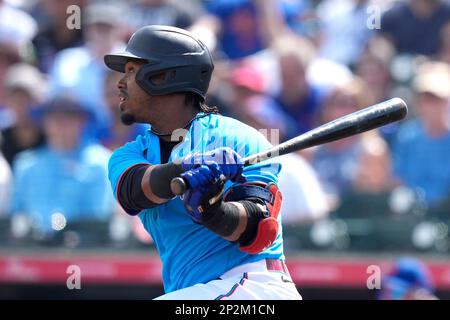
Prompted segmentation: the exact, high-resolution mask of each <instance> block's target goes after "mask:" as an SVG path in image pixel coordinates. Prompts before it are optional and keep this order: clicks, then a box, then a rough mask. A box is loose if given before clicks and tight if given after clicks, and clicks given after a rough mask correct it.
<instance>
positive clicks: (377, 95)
mask: <svg viewBox="0 0 450 320" xmlns="http://www.w3.org/2000/svg"><path fill="white" fill-rule="evenodd" d="M394 56H395V49H394V47H393V46H392V45H391V43H390V42H389V41H386V40H385V39H384V38H381V37H376V38H373V39H372V40H371V41H369V42H368V43H367V46H366V47H365V49H364V51H363V52H362V53H361V55H360V56H359V58H358V61H357V63H356V67H355V73H356V75H357V76H359V77H360V78H361V79H362V80H363V81H364V82H365V83H366V84H367V85H368V86H369V87H370V91H371V94H372V95H373V99H374V100H375V101H384V100H386V99H389V98H392V96H391V95H392V89H393V85H394V83H393V79H392V77H391V71H390V68H391V62H392V59H393V58H394Z"/></svg>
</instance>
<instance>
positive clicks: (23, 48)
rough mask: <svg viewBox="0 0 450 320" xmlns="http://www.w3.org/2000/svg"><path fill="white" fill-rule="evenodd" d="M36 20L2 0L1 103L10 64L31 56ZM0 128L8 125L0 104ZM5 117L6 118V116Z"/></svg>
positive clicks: (0, 2) (0, 42)
mask: <svg viewBox="0 0 450 320" xmlns="http://www.w3.org/2000/svg"><path fill="white" fill-rule="evenodd" d="M36 32H37V26H36V22H35V20H34V19H33V18H32V17H31V16H30V15H28V14H27V13H26V12H24V11H22V10H20V9H16V8H13V7H12V6H10V5H8V4H7V3H6V2H4V1H3V0H0V70H2V72H0V105H1V102H3V101H4V99H5V91H4V90H5V86H4V82H5V72H4V70H6V69H8V67H9V66H11V65H13V64H15V63H18V62H21V61H24V60H25V59H29V58H30V51H31V50H30V46H31V39H32V38H33V37H34V35H35V33H36ZM0 116H1V117H0V129H1V128H2V127H5V126H7V117H8V115H7V113H5V112H4V110H2V108H1V106H0ZM4 117H5V118H4Z"/></svg>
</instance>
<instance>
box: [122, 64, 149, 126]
mask: <svg viewBox="0 0 450 320" xmlns="http://www.w3.org/2000/svg"><path fill="white" fill-rule="evenodd" d="M141 65H142V62H139V61H129V62H127V64H126V65H125V73H124V75H123V77H122V78H121V79H120V80H119V82H118V83H117V88H118V89H119V98H120V102H119V109H120V112H121V120H122V122H123V123H124V124H126V125H131V124H132V123H134V122H144V123H145V122H147V123H148V122H149V120H148V119H147V117H148V112H147V111H148V106H149V104H150V96H149V95H148V94H147V93H146V92H145V91H144V90H142V88H141V87H140V86H139V85H138V84H137V83H136V73H137V72H138V71H139V68H140V67H141Z"/></svg>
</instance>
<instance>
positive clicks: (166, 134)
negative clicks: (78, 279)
mask: <svg viewBox="0 0 450 320" xmlns="http://www.w3.org/2000/svg"><path fill="white" fill-rule="evenodd" d="M207 115H209V113H205V114H202V115H200V116H199V114H196V115H195V117H193V118H192V119H191V120H189V122H188V123H187V124H186V125H185V126H184V127H183V129H187V128H188V127H189V126H190V125H191V123H192V122H193V121H194V120H195V119H199V118H203V117H205V116H207ZM150 131H151V132H152V133H153V134H155V135H157V136H158V137H167V136H170V135H172V134H173V132H165V133H160V132H158V131H156V130H154V129H153V127H150Z"/></svg>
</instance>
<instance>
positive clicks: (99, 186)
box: [13, 97, 115, 238]
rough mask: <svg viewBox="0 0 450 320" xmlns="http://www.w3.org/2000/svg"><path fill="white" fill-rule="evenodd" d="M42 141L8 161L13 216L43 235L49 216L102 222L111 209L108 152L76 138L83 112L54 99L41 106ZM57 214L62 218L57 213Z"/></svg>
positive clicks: (65, 100)
mask: <svg viewBox="0 0 450 320" xmlns="http://www.w3.org/2000/svg"><path fill="white" fill-rule="evenodd" d="M43 112H44V131H45V135H46V139H47V144H46V145H45V146H43V147H40V148H37V149H33V150H28V151H24V152H22V153H20V154H19V155H18V156H17V158H16V160H15V161H14V165H13V173H14V191H13V214H15V215H18V214H25V215H27V216H29V217H30V219H31V220H32V225H33V227H34V228H35V229H36V230H35V231H37V232H38V234H40V235H42V236H43V237H44V238H45V237H46V236H51V235H52V234H53V231H54V230H53V229H54V226H52V222H53V219H54V218H55V215H56V214H59V215H58V216H59V219H61V218H62V216H63V217H64V219H65V220H66V221H67V222H68V223H70V222H75V221H80V220H82V221H83V220H92V221H104V220H107V219H109V217H110V216H111V214H112V213H113V211H114V208H115V202H114V199H113V196H112V194H111V192H110V190H109V188H108V179H107V163H108V159H109V156H110V151H109V150H107V149H106V148H104V147H102V146H101V145H98V144H93V143H85V142H83V141H82V140H81V133H82V127H83V125H84V124H85V123H86V116H87V113H88V111H86V110H84V109H82V107H81V106H80V105H78V104H77V103H76V102H75V101H73V100H71V99H69V98H65V97H58V98H55V99H53V100H51V101H50V102H48V103H47V104H46V105H45V107H44V109H43ZM61 215H62V216H61Z"/></svg>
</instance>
